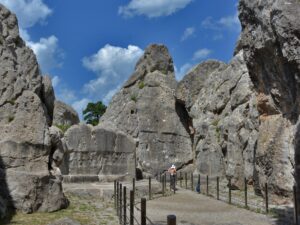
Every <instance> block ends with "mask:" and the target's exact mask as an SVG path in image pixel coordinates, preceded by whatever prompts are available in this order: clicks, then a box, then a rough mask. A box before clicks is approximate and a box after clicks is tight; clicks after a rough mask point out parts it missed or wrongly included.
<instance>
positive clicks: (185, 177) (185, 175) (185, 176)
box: [184, 173, 187, 189]
mask: <svg viewBox="0 0 300 225" xmlns="http://www.w3.org/2000/svg"><path fill="white" fill-rule="evenodd" d="M184 179H185V189H187V173H185V174H184Z"/></svg>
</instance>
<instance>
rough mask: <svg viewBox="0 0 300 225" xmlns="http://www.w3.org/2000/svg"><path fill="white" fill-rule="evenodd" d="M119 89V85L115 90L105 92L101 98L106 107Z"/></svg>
mask: <svg viewBox="0 0 300 225" xmlns="http://www.w3.org/2000/svg"><path fill="white" fill-rule="evenodd" d="M120 88H121V85H118V86H117V87H116V88H114V89H111V90H109V91H108V92H107V94H106V95H105V96H104V98H103V103H104V104H105V105H108V104H109V102H110V100H111V98H112V97H113V96H114V95H115V94H116V93H117V91H118V90H119V89H120Z"/></svg>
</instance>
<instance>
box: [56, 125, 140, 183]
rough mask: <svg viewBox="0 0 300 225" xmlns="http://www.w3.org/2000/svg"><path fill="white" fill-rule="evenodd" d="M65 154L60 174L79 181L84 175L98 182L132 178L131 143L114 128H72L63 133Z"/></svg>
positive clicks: (86, 126) (132, 155)
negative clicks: (95, 178)
mask: <svg viewBox="0 0 300 225" xmlns="http://www.w3.org/2000/svg"><path fill="white" fill-rule="evenodd" d="M65 141H66V146H67V149H68V150H67V151H68V152H67V154H66V156H65V161H64V163H63V164H62V172H63V174H65V175H69V177H71V178H73V180H72V181H76V178H77V180H78V181H80V177H82V178H83V179H84V178H85V179H86V177H88V176H91V177H93V176H94V177H98V180H113V179H115V178H117V177H119V178H120V177H126V176H128V177H133V176H134V173H135V160H134V150H135V142H134V140H133V139H132V138H131V137H129V136H127V135H126V134H125V133H123V132H121V131H117V130H116V129H115V128H114V127H112V126H109V127H104V126H96V127H93V126H91V125H85V124H80V125H74V126H72V127H71V128H70V129H68V131H67V132H66V134H65Z"/></svg>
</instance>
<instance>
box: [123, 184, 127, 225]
mask: <svg viewBox="0 0 300 225" xmlns="http://www.w3.org/2000/svg"><path fill="white" fill-rule="evenodd" d="M126 220H127V217H126V187H125V186H124V187H123V225H126V222H127V221H126Z"/></svg>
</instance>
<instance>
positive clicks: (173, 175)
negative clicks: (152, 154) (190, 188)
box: [168, 164, 176, 190]
mask: <svg viewBox="0 0 300 225" xmlns="http://www.w3.org/2000/svg"><path fill="white" fill-rule="evenodd" d="M168 172H169V173H170V179H171V180H170V184H171V188H172V189H173V190H175V183H176V166H175V165H174V164H173V165H172V166H171V167H170V168H169V169H168Z"/></svg>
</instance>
